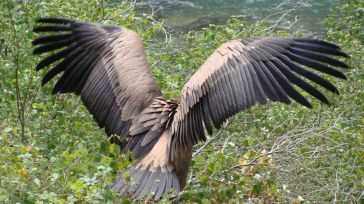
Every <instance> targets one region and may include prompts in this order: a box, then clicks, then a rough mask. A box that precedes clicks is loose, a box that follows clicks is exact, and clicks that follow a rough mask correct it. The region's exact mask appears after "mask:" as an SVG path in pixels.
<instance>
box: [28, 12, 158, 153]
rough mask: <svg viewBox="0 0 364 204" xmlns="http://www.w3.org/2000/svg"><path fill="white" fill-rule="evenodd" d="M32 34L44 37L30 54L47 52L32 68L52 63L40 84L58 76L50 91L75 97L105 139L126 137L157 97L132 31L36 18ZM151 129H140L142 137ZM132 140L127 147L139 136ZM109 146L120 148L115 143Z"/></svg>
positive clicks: (143, 55)
mask: <svg viewBox="0 0 364 204" xmlns="http://www.w3.org/2000/svg"><path fill="white" fill-rule="evenodd" d="M34 32H36V33H48V34H47V35H43V36H41V37H39V38H37V39H35V40H34V41H33V45H37V46H38V47H36V48H35V49H34V54H41V53H47V52H51V53H52V54H50V55H49V56H48V57H46V58H44V59H43V60H42V61H41V62H39V64H38V66H37V70H40V69H43V68H45V67H47V66H49V65H53V64H55V66H53V67H52V69H50V70H49V71H48V72H47V73H46V75H45V76H44V78H43V81H42V84H45V83H47V82H48V81H50V80H51V79H52V78H54V77H55V76H56V75H61V76H60V78H59V79H58V81H57V83H56V85H55V86H54V88H53V93H58V92H59V93H69V92H73V93H75V94H77V95H80V97H81V99H82V101H83V103H84V105H85V106H86V107H87V108H88V110H89V111H90V113H91V114H92V115H93V116H94V118H95V119H96V121H97V122H98V124H99V126H100V127H105V131H106V133H107V134H108V135H113V134H116V135H119V136H121V137H122V138H127V139H128V138H129V137H130V136H131V134H130V127H131V126H133V122H134V121H135V119H136V118H137V116H139V115H140V113H141V112H142V111H143V110H144V109H146V108H147V107H148V106H149V105H151V104H152V103H153V101H154V100H155V98H156V97H158V96H161V95H162V94H161V92H160V90H159V88H158V87H157V85H156V83H155V81H154V78H153V76H152V73H151V70H150V69H149V66H148V64H147V60H146V55H145V50H144V46H143V44H142V41H141V39H140V37H139V35H138V34H136V33H134V32H133V31H130V30H128V29H125V28H121V27H118V26H114V25H101V24H94V23H88V22H81V21H76V20H70V19H59V18H41V19H38V20H37V26H36V27H35V28H34ZM54 51H55V52H54ZM152 119H153V118H152ZM153 124H154V123H153V122H150V125H153ZM151 127H152V126H150V127H149V126H148V127H143V131H144V133H145V132H148V128H149V129H150V128H151ZM139 129H140V128H139ZM143 131H139V133H142V132H143ZM135 138H137V139H138V141H132V143H134V144H133V145H132V146H135V143H138V142H139V143H140V142H141V141H139V140H140V139H141V138H142V136H140V135H138V136H136V137H135ZM114 142H116V143H119V144H120V145H121V146H125V145H126V143H122V142H121V141H120V140H118V139H116V140H115V141H114ZM129 142H130V141H129Z"/></svg>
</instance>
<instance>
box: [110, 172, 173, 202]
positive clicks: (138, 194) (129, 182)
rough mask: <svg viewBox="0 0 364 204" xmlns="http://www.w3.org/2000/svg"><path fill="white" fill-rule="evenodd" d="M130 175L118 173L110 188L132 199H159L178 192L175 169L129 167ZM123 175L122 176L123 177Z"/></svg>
mask: <svg viewBox="0 0 364 204" xmlns="http://www.w3.org/2000/svg"><path fill="white" fill-rule="evenodd" d="M127 171H130V175H129V176H127V177H126V178H125V176H122V174H123V173H121V175H119V177H118V180H117V181H116V182H115V183H114V185H113V187H112V190H113V191H114V192H115V193H117V194H118V195H120V196H127V197H130V198H132V199H137V200H142V199H150V200H155V201H157V200H159V199H161V197H163V196H166V195H170V196H171V197H176V196H177V195H178V194H179V192H180V184H179V180H178V177H177V174H176V171H175V169H173V170H171V171H168V170H167V169H161V168H157V169H154V168H153V170H151V168H147V169H141V168H136V167H134V166H133V167H131V168H129V169H128V170H127ZM123 177H124V178H123Z"/></svg>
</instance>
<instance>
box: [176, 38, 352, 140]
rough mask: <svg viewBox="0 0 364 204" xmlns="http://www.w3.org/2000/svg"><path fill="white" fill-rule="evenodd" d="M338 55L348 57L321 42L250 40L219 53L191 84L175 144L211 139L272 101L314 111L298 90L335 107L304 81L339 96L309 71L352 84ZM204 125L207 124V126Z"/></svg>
mask: <svg viewBox="0 0 364 204" xmlns="http://www.w3.org/2000/svg"><path fill="white" fill-rule="evenodd" d="M332 56H341V57H348V55H346V54H345V53H344V52H343V51H341V50H340V48H339V47H338V46H336V45H334V44H331V43H328V42H325V41H321V40H315V39H306V38H302V39H291V38H271V37H270V38H248V39H244V40H240V41H237V40H236V41H230V42H228V43H225V44H223V45H222V46H221V47H220V48H218V49H217V50H216V51H215V52H214V53H213V54H212V55H211V56H210V57H209V58H208V59H207V60H206V61H205V63H204V64H203V65H202V66H201V67H200V68H199V70H198V71H197V72H196V73H195V74H194V75H193V76H192V77H191V79H190V80H189V81H188V82H187V83H186V84H185V86H184V88H183V90H182V96H181V103H180V105H179V106H178V108H177V111H176V113H175V115H174V119H173V122H172V130H171V131H172V132H171V134H172V136H173V141H174V144H179V145H182V146H190V145H194V144H197V143H198V142H199V141H201V140H205V139H206V136H205V134H206V133H205V130H204V129H206V130H207V132H208V133H209V134H211V133H212V130H213V127H216V128H219V127H220V125H221V124H222V122H224V121H225V120H226V119H227V118H228V117H230V116H232V115H234V114H235V113H237V112H239V111H242V110H244V109H247V108H250V107H251V106H253V105H254V104H256V103H260V104H266V103H267V99H270V100H271V101H279V102H282V103H287V104H288V103H291V100H290V99H293V100H295V101H297V102H298V103H300V104H302V105H304V106H306V107H308V108H312V106H311V104H310V103H309V102H308V100H307V99H306V98H305V97H304V96H303V95H302V94H301V93H300V92H299V91H297V90H296V88H295V87H296V86H297V87H299V88H300V89H302V90H303V91H305V92H307V93H308V94H310V95H312V96H313V97H315V98H317V99H318V100H320V101H322V102H323V103H326V104H329V101H328V100H327V98H326V97H325V95H324V94H323V93H321V92H320V91H319V90H318V89H317V88H316V87H314V86H312V85H311V84H309V83H308V82H307V81H306V80H304V78H306V79H308V80H309V81H311V82H314V83H316V84H319V85H320V86H322V87H324V88H325V89H327V90H329V91H331V92H333V93H338V91H337V89H336V87H335V86H334V85H333V84H332V83H330V82H329V81H327V80H326V79H324V78H323V77H321V76H319V75H318V74H316V73H314V72H311V71H310V70H308V69H306V67H307V68H311V69H314V70H316V71H318V72H322V73H325V74H329V75H332V76H335V77H337V78H341V79H346V77H345V75H344V74H343V73H341V72H340V71H338V70H336V69H334V68H333V67H339V68H348V67H347V65H346V64H345V63H343V62H342V61H339V60H337V59H334V58H332ZM202 124H203V125H202Z"/></svg>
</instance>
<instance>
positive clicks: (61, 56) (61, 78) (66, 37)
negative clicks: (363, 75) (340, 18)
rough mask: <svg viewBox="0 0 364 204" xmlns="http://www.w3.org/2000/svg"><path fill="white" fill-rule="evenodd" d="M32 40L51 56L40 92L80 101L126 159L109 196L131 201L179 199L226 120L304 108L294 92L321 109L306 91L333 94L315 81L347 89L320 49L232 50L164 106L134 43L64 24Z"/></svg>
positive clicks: (103, 30) (330, 48)
mask: <svg viewBox="0 0 364 204" xmlns="http://www.w3.org/2000/svg"><path fill="white" fill-rule="evenodd" d="M34 32H36V33H42V34H43V35H41V36H40V37H38V38H36V39H35V40H34V41H33V45H34V46H36V47H35V48H34V50H33V53H34V54H42V53H50V54H49V55H48V56H47V57H44V58H43V59H42V60H41V61H40V62H39V63H38V65H37V66H36V70H41V69H43V68H46V67H51V68H50V69H49V70H48V72H47V73H46V74H45V76H44V78H43V80H42V85H44V84H46V83H47V82H49V81H50V80H52V79H53V78H54V77H55V76H58V78H57V79H58V80H57V82H56V84H55V85H54V88H53V92H52V93H53V94H55V93H74V94H76V95H78V96H80V97H81V100H82V102H83V103H84V105H85V106H86V107H87V109H88V110H89V112H90V113H91V114H92V115H93V117H94V119H95V120H96V122H97V123H98V125H99V126H100V128H105V132H106V134H107V135H108V136H113V137H111V140H112V142H113V143H116V144H117V145H119V146H120V148H121V149H122V151H123V152H124V151H129V152H131V155H132V156H133V158H134V159H135V161H136V162H135V164H134V165H132V166H130V167H129V168H128V169H126V170H125V171H124V172H121V173H120V174H119V175H118V176H117V179H116V181H115V183H113V184H112V186H111V188H112V190H113V191H114V192H115V193H116V194H117V195H119V196H121V197H129V198H131V199H135V200H145V199H148V200H159V199H161V198H162V197H163V196H166V195H167V194H169V196H170V194H172V195H175V196H178V194H179V192H180V191H181V190H182V189H183V188H184V187H185V185H186V179H187V174H188V170H189V167H190V162H191V159H192V149H193V146H194V145H196V144H198V143H199V142H201V141H205V140H206V135H207V134H212V132H213V130H214V128H219V127H220V126H221V124H222V123H223V122H224V121H226V120H227V119H228V118H229V117H231V116H233V115H234V114H236V113H238V112H241V111H243V110H246V109H248V108H250V107H252V106H253V105H255V104H257V103H259V104H267V103H268V102H269V101H278V102H282V103H286V104H290V103H291V101H292V100H294V101H296V102H298V103H300V104H302V105H303V106H306V107H308V108H312V106H311V104H310V103H309V102H308V101H307V99H306V98H305V97H304V96H303V95H302V94H301V92H300V91H297V87H299V88H300V89H301V91H305V92H307V93H308V94H310V95H312V96H313V97H314V98H316V99H318V100H320V101H322V102H323V103H325V104H329V101H328V100H327V98H326V97H325V95H324V94H323V93H322V92H321V91H319V90H318V89H317V86H314V85H313V84H317V85H320V86H321V87H323V88H325V89H327V90H328V91H330V92H333V93H336V94H338V93H339V92H338V90H337V88H336V87H335V86H334V85H333V84H332V83H331V82H329V81H328V80H327V79H325V78H324V77H323V76H321V75H319V73H324V74H327V75H331V76H334V77H337V78H341V79H346V76H345V75H344V74H343V73H342V72H341V71H339V70H338V69H337V68H348V66H347V65H346V64H345V63H343V62H342V61H340V60H339V59H338V58H339V57H344V58H348V57H349V56H348V55H347V54H345V53H344V52H343V51H342V50H341V49H340V48H339V47H338V46H337V45H335V44H333V43H329V42H326V41H323V40H318V39H311V38H285V37H251V38H246V39H240V40H231V41H229V42H226V43H224V44H222V45H221V46H220V47H219V48H217V49H216V50H215V51H214V52H213V53H212V54H211V55H210V56H209V57H208V58H207V59H206V61H205V62H204V63H203V64H202V65H201V66H200V67H199V69H198V70H197V71H196V73H194V75H192V77H191V78H190V79H189V81H188V82H187V83H186V84H185V85H184V87H183V88H182V93H181V97H180V98H179V99H173V100H167V99H166V98H165V97H163V94H162V92H161V90H160V89H159V88H158V85H157V83H156V82H155V80H154V78H153V75H152V72H151V70H150V68H149V66H148V62H147V58H146V52H145V49H144V46H143V42H142V39H141V37H140V36H139V35H138V34H137V33H135V32H133V31H131V30H129V29H126V28H123V27H119V26H115V25H104V24H97V23H91V22H83V21H78V20H72V19H63V18H39V19H37V20H36V26H35V27H34ZM44 33H45V34H44ZM309 82H310V83H309ZM114 135H116V136H117V137H115V136H114ZM125 172H128V173H125Z"/></svg>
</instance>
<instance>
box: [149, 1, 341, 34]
mask: <svg viewBox="0 0 364 204" xmlns="http://www.w3.org/2000/svg"><path fill="white" fill-rule="evenodd" d="M300 1H301V0H291V1H287V0H194V1H193V0H148V1H144V3H146V4H147V5H149V6H145V7H144V9H148V8H149V9H150V7H153V9H154V10H155V11H157V12H156V15H157V16H158V17H161V18H163V19H164V25H165V26H167V27H169V28H173V29H180V30H190V29H198V28H201V27H205V26H207V25H208V24H210V23H213V24H222V23H225V22H226V20H227V19H229V18H230V17H231V16H244V18H245V19H246V20H248V21H249V22H255V21H257V20H261V19H264V18H266V17H267V16H269V15H271V14H273V13H276V12H279V11H287V10H289V9H292V8H294V7H295V6H296V5H297V4H298V3H299V2H300ZM284 2H286V3H284ZM301 2H302V3H301V6H300V7H299V8H297V10H295V11H292V12H291V13H290V14H289V15H286V16H285V17H284V18H282V21H281V23H279V27H280V28H284V29H288V28H291V29H295V30H297V29H298V28H300V29H304V30H309V31H312V32H318V33H320V32H323V31H324V27H323V19H324V18H325V17H326V16H327V15H328V14H329V13H330V12H331V10H332V8H333V7H334V6H335V5H338V4H339V2H340V0H306V1H301ZM281 15H282V14H277V15H274V16H271V17H270V18H268V21H270V22H271V23H272V24H274V22H275V21H276V20H277V19H279V18H280V17H281ZM296 18H297V20H298V21H297V23H295V24H294V25H293V26H291V25H292V23H293V22H295V19H296ZM290 26H291V27H290Z"/></svg>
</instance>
